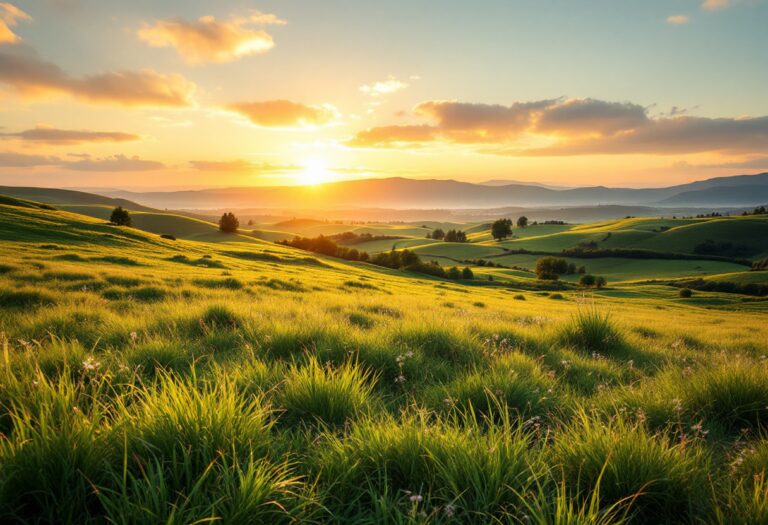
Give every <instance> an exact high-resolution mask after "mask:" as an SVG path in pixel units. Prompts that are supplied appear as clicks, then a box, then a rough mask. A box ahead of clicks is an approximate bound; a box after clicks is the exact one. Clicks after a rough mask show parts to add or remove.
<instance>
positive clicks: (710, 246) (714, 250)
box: [693, 239, 756, 257]
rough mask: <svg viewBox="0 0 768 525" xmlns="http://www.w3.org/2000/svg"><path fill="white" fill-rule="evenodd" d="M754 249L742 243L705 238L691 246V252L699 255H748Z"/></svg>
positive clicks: (753, 251)
mask: <svg viewBox="0 0 768 525" xmlns="http://www.w3.org/2000/svg"><path fill="white" fill-rule="evenodd" d="M755 251H756V250H755V249H754V248H752V247H750V246H746V245H743V244H734V243H732V242H728V241H717V242H716V241H713V240H712V239H707V240H706V241H704V242H700V243H698V244H697V245H696V246H694V247H693V253H697V254H699V255H725V256H733V257H739V256H748V255H752V254H753V253H755Z"/></svg>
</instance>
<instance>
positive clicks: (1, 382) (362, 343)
mask: <svg viewBox="0 0 768 525" xmlns="http://www.w3.org/2000/svg"><path fill="white" fill-rule="evenodd" d="M3 202H5V203H3ZM138 216H139V214H135V217H136V218H138ZM606 227H607V226H606ZM377 231H378V230H377ZM529 231H533V230H529ZM565 234H566V233H558V232H549V233H543V235H565ZM219 235H223V234H219ZM0 240H1V241H2V242H0V333H2V335H0V353H2V357H0V432H2V439H0V520H2V522H8V523H11V522H19V523H36V522H37V523H51V522H56V523H119V524H132V523H136V524H139V523H167V524H177V523H178V524H182V523H184V524H188V523H208V522H216V521H219V522H222V523H238V524H239V523H254V524H257V523H370V524H374V523H436V524H437V523H439V524H443V523H445V524H450V523H519V524H530V523H536V524H588V523H590V524H591V523H596V524H612V523H617V524H618V523H627V522H632V523H724V524H725V523H729V524H730V523H734V524H735V523H741V524H747V523H766V522H768V479H766V470H768V439H766V437H765V436H766V432H768V359H766V355H768V323H766V319H767V318H768V317H767V314H768V301H755V300H742V299H749V298H746V297H743V296H740V295H738V294H719V293H706V292H696V293H695V294H694V295H693V297H691V298H681V297H679V294H678V290H677V289H676V288H672V287H669V286H662V285H660V284H653V285H640V284H633V283H629V282H627V283H626V284H621V285H614V286H609V287H608V288H607V289H604V290H601V291H599V292H595V293H585V292H582V291H579V290H576V289H566V290H563V291H558V292H546V291H527V290H523V289H515V288H513V287H505V286H491V285H490V284H489V283H487V282H485V283H483V281H482V280H478V282H477V283H475V282H468V283H467V284H459V283H457V282H453V281H446V280H442V279H437V278H430V277H425V276H423V275H419V274H409V273H406V272H400V271H396V270H388V269H384V268H380V267H376V266H372V265H369V264H365V263H348V262H344V261H340V260H335V259H331V258H325V257H321V256H316V255H314V254H309V253H306V252H301V251H298V250H294V249H291V248H287V247H284V246H280V245H276V244H273V243H270V242H266V241H261V240H258V239H253V238H249V237H246V236H237V235H232V236H224V237H223V238H220V239H217V241H218V242H201V241H193V240H184V239H179V240H177V241H170V240H165V239H161V238H160V237H159V236H158V235H157V234H154V233H149V232H145V231H142V230H139V229H136V228H123V227H116V226H111V225H108V224H106V223H105V222H104V221H103V220H100V219H95V218H89V217H86V216H83V215H77V214H74V213H71V212H66V211H56V210H50V209H45V208H44V207H43V208H41V207H37V206H36V205H35V204H34V203H32V204H25V203H15V202H13V201H9V200H6V201H2V202H0ZM511 242H512V243H514V242H517V241H511ZM521 242H522V241H521ZM447 244H448V243H436V244H431V245H428V246H423V247H420V248H418V250H417V251H421V250H422V249H423V250H424V251H427V250H429V251H430V252H431V251H435V252H436V253H437V251H440V250H444V251H440V253H442V254H443V255H447V256H448V257H452V256H453V255H457V256H462V257H463V256H465V253H464V252H461V253H459V252H451V249H453V248H454V246H446V245H447ZM508 244H509V243H508ZM460 248H461V249H462V250H467V252H466V256H470V257H475V256H476V255H475V254H476V253H480V251H477V252H475V250H484V252H483V253H486V252H487V253H489V254H490V253H497V252H499V251H500V249H499V248H497V247H496V246H495V245H493V244H492V243H487V244H469V245H463V246H460ZM451 253H452V254H453V255H450V254H451ZM509 257H513V256H509ZM425 258H427V257H425ZM447 260H448V259H447ZM633 262H634V263H640V264H641V265H642V266H641V267H639V268H636V269H633V270H631V271H630V270H622V272H623V273H622V275H628V274H629V273H633V274H637V275H642V276H644V277H651V276H653V275H657V274H658V273H660V272H662V271H663V268H662V266H654V265H655V264H656V262H654V261H647V260H644V261H620V260H617V261H608V260H603V259H597V260H587V261H586V262H585V263H586V264H587V266H590V265H597V264H604V265H605V267H604V268H603V267H601V268H600V270H601V272H602V273H606V274H609V270H610V268H611V267H615V266H618V265H621V264H622V263H626V264H631V263H633ZM705 262H707V261H674V260H672V261H661V262H659V264H661V263H666V264H667V265H668V267H667V269H668V271H669V272H670V275H671V274H674V273H675V272H677V273H685V272H687V271H688V269H687V268H688V267H687V266H684V267H680V268H678V269H675V268H677V267H673V266H672V264H673V263H674V264H677V263H680V264H682V263H691V264H694V265H703V264H704V263H705ZM526 264H527V263H526ZM728 264H729V263H716V264H715V263H714V262H713V264H712V265H710V266H707V267H706V268H704V270H706V271H710V272H712V273H713V275H721V274H722V275H733V274H732V273H730V272H731V270H732V269H731V268H730V267H728V266H727V265H728ZM702 268H703V267H702ZM693 269H694V270H695V269H696V268H693ZM478 272H481V273H482V272H496V273H497V275H502V273H504V272H506V273H507V274H508V275H509V276H510V279H512V280H514V279H518V280H531V281H533V280H534V279H533V276H532V275H531V274H527V273H526V272H521V271H515V270H504V269H498V268H492V269H491V268H482V269H478ZM726 272H728V273H726ZM761 273H763V274H764V273H765V272H741V273H740V274H739V275H741V274H743V275H744V277H742V278H751V276H752V275H758V274H761ZM609 275H610V274H609ZM618 275H619V274H618V273H617V279H616V280H618ZM723 278H725V277H723ZM472 284H474V285H472ZM481 284H485V286H481ZM491 284H492V283H491Z"/></svg>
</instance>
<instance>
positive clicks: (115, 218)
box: [109, 206, 132, 226]
mask: <svg viewBox="0 0 768 525" xmlns="http://www.w3.org/2000/svg"><path fill="white" fill-rule="evenodd" d="M109 222H111V223H112V224H115V225H117V226H130V225H131V223H132V220H131V214H130V213H128V210H126V209H124V208H123V207H122V206H118V207H117V208H115V209H114V210H112V215H110V216H109Z"/></svg>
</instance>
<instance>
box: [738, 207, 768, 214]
mask: <svg viewBox="0 0 768 525" xmlns="http://www.w3.org/2000/svg"><path fill="white" fill-rule="evenodd" d="M766 214H768V208H766V207H765V206H758V207H757V208H755V209H754V210H752V213H750V212H748V211H744V213H742V215H744V216H746V215H766Z"/></svg>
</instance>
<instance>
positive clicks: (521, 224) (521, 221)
mask: <svg viewBox="0 0 768 525" xmlns="http://www.w3.org/2000/svg"><path fill="white" fill-rule="evenodd" d="M526 226H528V217H526V216H525V215H522V216H521V217H519V218H518V219H517V227H518V228H525V227H526Z"/></svg>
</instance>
